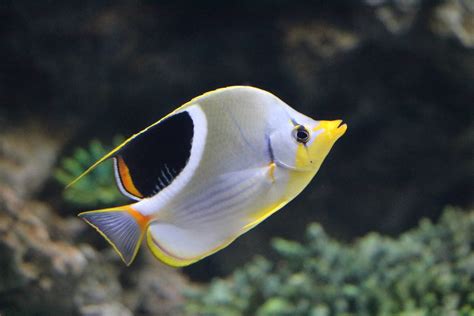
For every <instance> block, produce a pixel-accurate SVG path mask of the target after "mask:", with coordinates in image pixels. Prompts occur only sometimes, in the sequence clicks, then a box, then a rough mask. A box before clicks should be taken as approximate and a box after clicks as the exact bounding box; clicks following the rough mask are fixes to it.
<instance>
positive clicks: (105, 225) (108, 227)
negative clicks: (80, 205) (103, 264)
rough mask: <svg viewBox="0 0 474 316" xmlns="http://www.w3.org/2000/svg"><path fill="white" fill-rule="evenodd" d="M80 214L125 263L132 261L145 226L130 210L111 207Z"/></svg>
mask: <svg viewBox="0 0 474 316" xmlns="http://www.w3.org/2000/svg"><path fill="white" fill-rule="evenodd" d="M78 216H79V217H81V218H82V219H83V220H84V221H86V222H87V223H88V224H89V225H91V226H92V227H94V228H95V229H96V230H97V231H98V232H99V233H100V234H101V235H102V236H103V237H104V238H105V239H106V240H107V241H108V242H109V243H110V244H111V245H112V247H113V248H114V249H115V251H116V252H117V253H118V254H119V256H120V257H121V258H122V260H123V261H124V262H125V264H127V265H130V264H131V263H132V261H133V259H135V256H136V254H137V252H138V248H139V247H140V243H141V240H142V238H143V227H141V226H142V225H141V223H139V222H138V221H137V219H136V218H135V217H134V216H133V215H132V214H130V212H129V211H126V210H119V209H117V210H115V209H109V210H99V211H90V212H84V213H81V214H79V215H78Z"/></svg>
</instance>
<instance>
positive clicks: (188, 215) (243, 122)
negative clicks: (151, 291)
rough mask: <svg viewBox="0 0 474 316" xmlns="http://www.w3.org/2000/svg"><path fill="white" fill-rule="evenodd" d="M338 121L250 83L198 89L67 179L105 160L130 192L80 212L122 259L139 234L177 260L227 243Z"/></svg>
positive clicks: (277, 197)
mask: <svg viewBox="0 0 474 316" xmlns="http://www.w3.org/2000/svg"><path fill="white" fill-rule="evenodd" d="M346 129H347V126H346V124H342V121H341V120H334V121H318V120H313V119H311V118H309V117H307V116H305V115H303V114H301V113H299V112H297V111H296V110H294V109H293V108H291V107H290V106H288V105H287V104H285V103H284V102H283V101H282V100H280V99H279V98H278V97H276V96H275V95H273V94H271V93H269V92H267V91H264V90H261V89H258V88H254V87H249V86H233V87H226V88H221V89H217V90H215V91H211V92H207V93H205V94H203V95H201V96H198V97H196V98H194V99H192V100H191V101H189V102H188V103H186V104H184V105H183V106H181V107H179V108H177V109H176V110H174V111H173V112H171V113H170V114H168V115H167V116H165V117H164V118H162V119H161V120H159V121H157V122H156V123H154V124H152V125H151V126H149V127H147V128H145V129H144V130H142V131H141V132H139V133H137V134H135V135H133V136H132V137H130V138H129V139H127V140H126V141H125V142H123V143H122V144H121V145H119V146H118V147H117V148H115V149H113V150H112V151H111V152H110V153H109V154H107V155H106V156H104V157H103V158H102V159H100V160H99V161H98V162H96V163H95V164H94V165H93V166H92V167H90V168H89V169H88V170H86V171H85V172H84V173H83V174H82V175H81V176H79V177H78V178H77V179H76V180H75V181H74V182H76V181H77V180H79V179H80V178H82V177H83V176H84V175H85V174H87V173H88V172H89V171H91V170H92V169H93V168H95V167H96V166H97V165H98V164H100V163H101V162H103V161H104V160H106V159H108V158H113V160H114V169H115V177H116V181H117V185H118V187H119V189H120V191H121V192H122V193H123V194H124V195H126V196H127V197H129V198H131V199H133V200H135V202H134V203H132V204H130V205H125V206H118V207H113V208H108V209H102V210H96V211H89V212H83V213H80V214H79V217H81V218H82V219H83V220H85V221H86V222H87V223H88V224H90V225H91V226H92V227H94V228H95V229H96V230H97V231H98V232H99V233H100V234H101V235H102V236H103V237H105V239H106V240H107V241H108V242H109V243H110V244H111V245H112V247H113V248H114V249H115V250H116V252H117V253H118V254H119V256H120V257H121V258H122V260H123V261H124V262H125V264H126V265H130V264H131V263H132V261H133V260H134V258H135V256H136V254H137V252H138V248H139V247H140V244H141V241H142V239H143V238H144V236H146V241H147V244H148V247H149V248H150V250H151V251H152V253H153V254H154V255H155V257H156V258H158V259H159V260H161V261H163V262H164V263H166V264H168V265H171V266H176V267H178V266H186V265H189V264H191V263H194V262H196V261H198V260H200V259H202V258H204V257H206V256H209V255H210V254H212V253H215V252H216V251H218V250H220V249H222V248H224V247H226V246H227V245H229V244H230V243H231V242H232V241H233V240H235V239H236V238H237V237H238V236H240V235H242V234H243V233H245V232H246V231H248V230H249V229H251V228H253V227H255V226H256V225H257V224H259V223H260V222H262V221H263V220H264V219H266V218H267V217H268V216H270V215H271V214H273V213H274V212H276V211H278V210H279V209H281V208H282V207H283V206H285V205H286V204H287V203H288V202H290V201H291V200H292V199H293V198H295V197H296V196H297V195H298V194H299V193H300V192H301V191H302V190H303V189H304V188H305V187H306V186H307V185H308V184H309V182H310V181H311V179H312V178H313V177H314V176H315V175H316V172H317V171H318V169H319V167H320V166H321V163H322V162H323V160H324V158H325V157H326V155H327V154H328V153H329V151H330V149H331V148H332V146H333V145H334V143H335V142H336V140H337V139H338V138H339V137H341V136H342V135H343V134H344V133H345V131H346ZM74 182H73V183H74ZM71 184H72V183H71Z"/></svg>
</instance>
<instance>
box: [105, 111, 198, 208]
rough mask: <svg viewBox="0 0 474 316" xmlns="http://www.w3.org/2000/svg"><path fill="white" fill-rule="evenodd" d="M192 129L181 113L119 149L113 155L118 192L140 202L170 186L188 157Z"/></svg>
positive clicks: (188, 116)
mask: <svg viewBox="0 0 474 316" xmlns="http://www.w3.org/2000/svg"><path fill="white" fill-rule="evenodd" d="M193 129H194V124H193V120H192V118H191V116H190V115H189V113H188V112H187V111H182V112H179V113H177V114H174V115H172V116H170V117H168V118H166V119H164V120H163V121H161V122H160V123H159V124H156V125H154V126H152V127H151V128H149V129H147V130H146V131H145V132H144V133H141V134H140V135H138V136H136V137H135V138H134V139H132V140H131V141H129V142H128V143H127V144H125V145H124V146H122V147H121V148H119V150H117V151H116V152H115V153H114V155H113V156H114V158H115V175H116V180H117V184H118V186H119V188H120V190H121V191H122V193H123V194H125V195H126V196H128V197H130V198H134V199H141V198H144V197H149V196H152V195H155V194H156V193H158V192H159V191H161V190H162V189H164V188H165V187H167V186H168V185H169V184H171V183H172V182H173V180H174V179H175V178H176V176H177V175H178V174H179V173H180V172H181V170H183V169H184V167H185V166H186V164H187V162H188V160H189V158H190V155H191V145H192V139H193Z"/></svg>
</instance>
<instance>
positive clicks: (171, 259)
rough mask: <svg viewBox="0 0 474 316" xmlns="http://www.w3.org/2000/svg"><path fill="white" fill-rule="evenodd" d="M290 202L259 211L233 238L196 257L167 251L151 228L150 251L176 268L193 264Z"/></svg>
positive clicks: (148, 242)
mask: <svg viewBox="0 0 474 316" xmlns="http://www.w3.org/2000/svg"><path fill="white" fill-rule="evenodd" d="M288 202H289V201H288V200H284V201H282V202H279V203H276V204H275V205H273V206H271V207H269V208H266V209H264V210H263V211H261V212H259V213H258V214H257V215H256V216H255V217H256V219H254V220H253V221H251V222H250V223H248V224H247V225H245V226H244V227H242V229H241V230H240V231H239V232H238V233H237V234H236V235H235V236H232V237H231V238H229V239H227V240H225V241H224V242H223V243H222V244H220V245H219V246H217V247H216V248H214V249H212V250H210V251H208V252H206V253H204V254H202V255H200V256H197V257H194V258H179V257H176V256H173V255H172V254H170V253H169V252H167V251H166V250H164V249H163V248H161V247H159V246H158V245H157V244H158V242H157V241H156V240H155V239H154V238H153V236H152V235H151V232H150V230H149V229H148V231H147V237H146V239H147V245H148V248H149V249H150V251H151V252H152V254H153V255H154V256H155V257H156V258H157V259H158V260H160V261H161V262H163V263H165V264H167V265H169V266H172V267H176V268H179V267H185V266H188V265H190V264H193V263H195V262H197V261H199V260H202V259H204V258H205V257H208V256H210V255H212V254H214V253H216V252H218V251H219V250H222V249H224V248H225V247H227V246H228V245H230V244H231V243H232V242H233V241H234V240H236V239H237V238H238V237H239V236H241V235H242V234H244V233H246V232H247V231H249V230H250V229H252V228H254V227H255V226H256V225H258V224H259V223H261V222H262V221H264V220H265V219H266V218H268V217H269V216H270V215H272V214H273V213H275V212H276V211H278V210H279V209H281V208H282V207H283V206H285V205H286V204H287V203H288Z"/></svg>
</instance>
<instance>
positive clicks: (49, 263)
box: [0, 121, 187, 316]
mask: <svg viewBox="0 0 474 316" xmlns="http://www.w3.org/2000/svg"><path fill="white" fill-rule="evenodd" d="M17 123H18V124H17V125H16V126H15V128H13V129H10V128H8V127H5V126H4V133H3V134H2V137H0V148H1V151H0V153H1V159H0V166H1V167H2V168H0V170H1V171H0V175H1V179H2V182H1V183H0V314H1V315H11V314H23V315H32V314H34V315H70V314H78V315H88V316H89V315H90V316H92V315H104V316H105V315H124V316H126V315H133V313H134V312H135V311H137V310H140V311H141V313H144V315H169V314H170V313H171V312H172V313H173V314H176V313H177V312H178V311H179V305H180V303H181V301H182V298H181V289H182V288H183V287H184V286H185V285H186V284H187V283H186V281H185V279H184V278H183V277H182V276H181V275H180V273H179V272H178V270H175V269H171V268H166V267H164V266H162V265H160V264H159V263H157V262H156V261H154V262H152V260H147V261H143V260H142V261H140V260H138V261H137V262H136V264H135V266H134V269H133V270H132V269H126V268H125V267H124V265H123V264H122V263H121V262H118V261H116V260H109V256H108V253H109V251H110V250H109V248H107V250H106V251H104V252H103V253H102V252H99V251H97V250H95V249H93V248H92V247H91V246H89V245H87V244H83V243H81V241H80V239H78V238H79V236H80V231H81V230H84V229H86V225H85V224H84V223H82V221H80V220H79V219H77V218H76V217H70V216H67V217H61V216H59V215H58V214H59V213H60V212H57V211H56V210H54V209H53V207H52V206H51V205H49V204H47V203H46V202H45V201H41V200H38V199H35V198H34V195H35V194H36V193H37V192H38V191H39V190H41V187H42V186H43V185H44V183H45V181H46V180H47V179H48V177H49V175H50V174H51V169H52V166H53V165H54V161H55V160H56V157H57V154H58V152H59V151H60V149H61V147H62V145H63V143H64V140H65V138H66V136H67V133H57V134H54V135H52V134H50V133H48V131H47V130H45V128H44V127H42V126H37V125H35V124H33V125H29V124H28V123H21V122H20V121H18V122H17ZM32 126H33V127H32ZM54 136H56V137H54ZM129 275H130V276H129ZM124 276H127V278H128V277H131V276H133V277H134V278H136V280H137V282H135V283H133V284H132V283H127V284H124V283H123V279H124V278H125V277H124ZM131 297H133V299H130V298H131ZM25 302H27V303H25Z"/></svg>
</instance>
